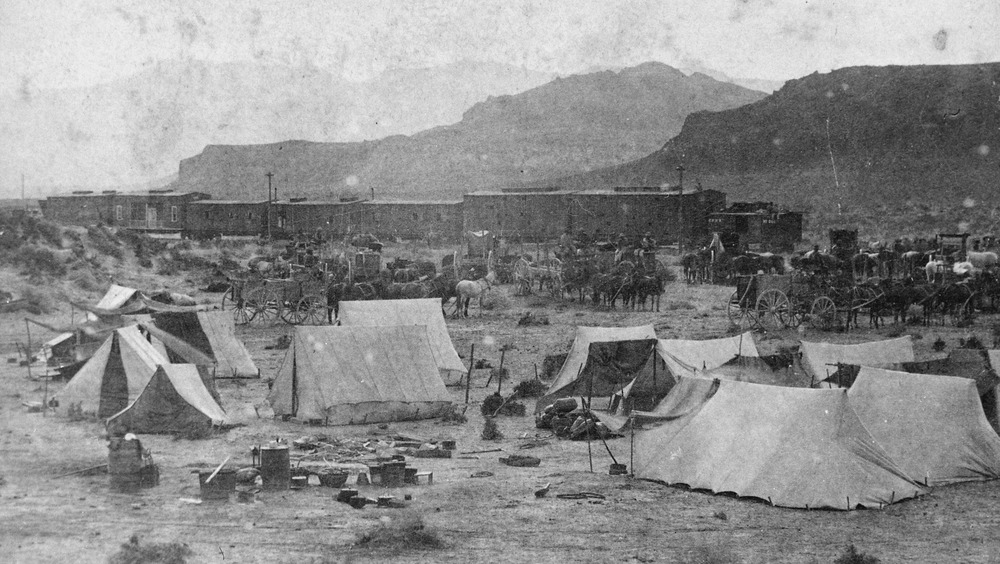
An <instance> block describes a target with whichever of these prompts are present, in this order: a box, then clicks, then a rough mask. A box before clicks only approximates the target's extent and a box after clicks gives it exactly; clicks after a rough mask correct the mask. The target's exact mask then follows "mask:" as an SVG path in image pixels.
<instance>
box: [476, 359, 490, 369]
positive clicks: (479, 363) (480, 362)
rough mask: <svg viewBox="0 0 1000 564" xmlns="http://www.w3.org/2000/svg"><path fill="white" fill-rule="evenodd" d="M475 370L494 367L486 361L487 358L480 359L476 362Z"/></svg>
mask: <svg viewBox="0 0 1000 564" xmlns="http://www.w3.org/2000/svg"><path fill="white" fill-rule="evenodd" d="M475 368H476V370H481V369H483V368H493V365H492V364H490V361H488V360H486V359H485V358H480V359H477V360H476V362H475Z"/></svg>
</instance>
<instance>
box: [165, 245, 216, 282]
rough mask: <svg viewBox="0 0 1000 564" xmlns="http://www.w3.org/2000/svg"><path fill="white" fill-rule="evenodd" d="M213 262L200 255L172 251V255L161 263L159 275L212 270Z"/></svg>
mask: <svg viewBox="0 0 1000 564" xmlns="http://www.w3.org/2000/svg"><path fill="white" fill-rule="evenodd" d="M210 269H212V262H211V261H209V260H208V259H206V258H204V257H200V256H198V255H192V254H187V253H184V252H182V251H171V252H170V254H169V255H168V256H167V257H166V258H164V259H162V260H161V261H160V268H158V269H157V271H156V272H157V274H160V275H165V276H166V275H170V274H174V273H176V272H178V271H182V270H210Z"/></svg>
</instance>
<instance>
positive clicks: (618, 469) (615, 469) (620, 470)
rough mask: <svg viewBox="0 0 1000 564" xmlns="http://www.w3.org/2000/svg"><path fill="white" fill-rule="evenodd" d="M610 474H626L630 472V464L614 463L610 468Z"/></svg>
mask: <svg viewBox="0 0 1000 564" xmlns="http://www.w3.org/2000/svg"><path fill="white" fill-rule="evenodd" d="M608 474H610V475H612V476H624V475H625V474H628V466H626V465H624V464H612V465H611V468H610V469H608Z"/></svg>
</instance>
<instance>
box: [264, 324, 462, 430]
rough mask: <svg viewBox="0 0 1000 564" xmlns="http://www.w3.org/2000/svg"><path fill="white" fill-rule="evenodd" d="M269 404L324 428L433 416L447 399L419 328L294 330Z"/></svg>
mask: <svg viewBox="0 0 1000 564" xmlns="http://www.w3.org/2000/svg"><path fill="white" fill-rule="evenodd" d="M267 399H268V402H269V403H270V404H271V407H272V408H273V409H274V414H275V416H278V417H283V416H289V417H295V418H296V419H298V420H300V421H321V422H323V423H325V424H327V425H348V424H362V423H376V422H383V421H402V420H408V419H427V418H431V417H438V416H440V415H442V414H443V413H445V412H446V411H447V410H448V409H449V408H450V406H451V398H450V397H449V395H448V391H447V390H446V389H445V387H444V382H443V381H442V380H441V374H440V372H438V367H437V364H436V362H435V361H434V355H433V354H432V352H431V345H430V339H428V337H427V329H426V327H424V326H418V325H411V326H393V327H384V326H380V327H338V326H326V327H323V326H315V327H312V326H298V327H296V328H295V333H294V335H293V337H292V343H291V346H289V348H288V351H287V353H286V354H285V359H284V361H282V364H281V367H280V368H279V369H278V374H277V376H276V377H275V380H274V384H273V386H272V388H271V393H270V394H268V396H267Z"/></svg>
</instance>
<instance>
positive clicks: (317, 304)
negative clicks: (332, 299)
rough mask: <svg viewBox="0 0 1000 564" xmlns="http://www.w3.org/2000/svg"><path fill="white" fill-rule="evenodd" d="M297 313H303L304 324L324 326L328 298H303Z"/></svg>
mask: <svg viewBox="0 0 1000 564" xmlns="http://www.w3.org/2000/svg"><path fill="white" fill-rule="evenodd" d="M296 309H297V311H299V312H302V314H303V319H302V323H305V324H307V325H322V324H323V323H325V322H326V298H325V297H324V296H319V295H315V294H310V295H306V296H302V299H300V300H299V303H298V307H297V308H296Z"/></svg>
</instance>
